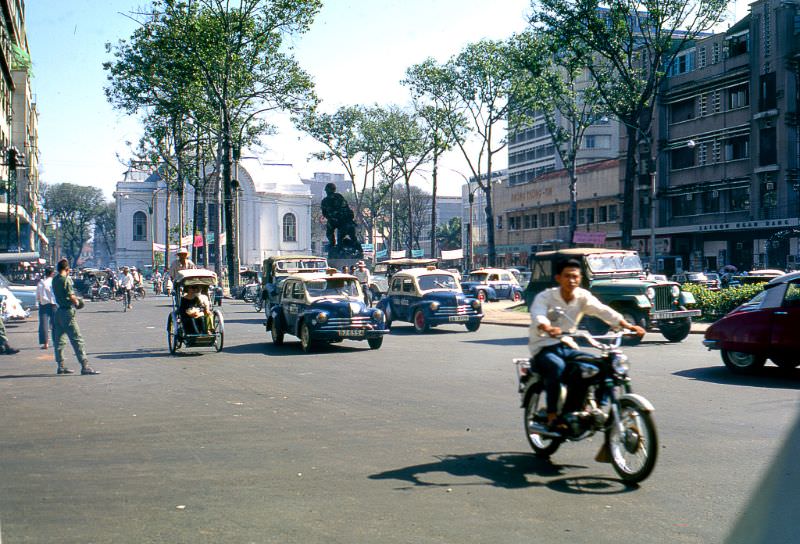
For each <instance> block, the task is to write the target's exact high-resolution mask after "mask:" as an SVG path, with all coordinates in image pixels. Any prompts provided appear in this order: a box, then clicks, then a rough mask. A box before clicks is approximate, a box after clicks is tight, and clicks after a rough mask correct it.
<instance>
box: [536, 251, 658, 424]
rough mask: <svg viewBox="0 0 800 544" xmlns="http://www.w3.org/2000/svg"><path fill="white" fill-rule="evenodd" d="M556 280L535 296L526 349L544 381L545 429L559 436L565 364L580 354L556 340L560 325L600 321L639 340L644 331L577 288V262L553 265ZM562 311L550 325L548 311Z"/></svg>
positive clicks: (568, 260)
mask: <svg viewBox="0 0 800 544" xmlns="http://www.w3.org/2000/svg"><path fill="white" fill-rule="evenodd" d="M555 272H556V275H555V280H556V282H557V283H558V287H552V288H550V289H546V290H544V291H542V292H541V293H539V294H538V295H536V298H535V299H534V300H533V303H532V304H531V327H530V335H529V342H528V348H529V350H530V354H531V358H532V359H533V366H534V368H535V369H536V370H537V371H538V372H539V373H540V374H541V375H542V378H543V379H544V386H545V392H546V396H547V427H548V430H550V431H555V432H560V431H561V430H563V423H561V422H560V421H559V414H558V400H559V396H560V393H561V378H562V376H563V374H564V369H565V368H566V366H567V364H568V363H569V362H570V361H572V360H574V359H575V357H577V356H578V355H580V354H581V352H580V351H578V350H577V349H576V347H577V346H575V344H574V342H573V346H574V347H571V346H569V345H567V344H565V343H564V342H562V340H561V339H560V338H559V336H560V335H561V334H562V332H563V331H562V327H561V325H563V326H565V328H566V329H574V328H575V327H577V326H578V324H579V323H580V320H581V318H582V317H583V316H584V315H589V316H593V317H596V318H598V319H601V320H603V321H604V322H606V323H607V324H609V325H610V326H612V327H621V328H623V329H629V330H631V331H634V332H635V333H636V334H638V335H639V336H640V337H641V336H644V334H645V330H644V329H643V328H642V327H640V326H638V325H634V324H632V323H628V322H627V321H626V320H625V319H624V318H623V317H622V315H621V314H620V313H618V312H617V311H615V310H614V309H613V308H611V307H609V306H606V305H605V304H603V303H602V302H600V301H599V300H598V299H597V298H596V297H595V296H594V295H592V294H591V293H590V292H589V291H588V290H586V289H583V288H582V287H580V284H581V263H580V261H578V260H576V259H565V260H562V261H560V262H558V263H556V270H555ZM555 308H561V309H562V310H563V311H564V319H563V322H562V318H561V317H559V318H558V319H556V320H554V321H553V322H551V320H550V318H548V311H550V310H553V309H555Z"/></svg>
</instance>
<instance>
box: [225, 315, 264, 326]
mask: <svg viewBox="0 0 800 544" xmlns="http://www.w3.org/2000/svg"><path fill="white" fill-rule="evenodd" d="M229 323H243V324H245V325H264V316H263V315H262V316H260V317H254V318H250V319H226V320H225V324H226V325H227V324H229Z"/></svg>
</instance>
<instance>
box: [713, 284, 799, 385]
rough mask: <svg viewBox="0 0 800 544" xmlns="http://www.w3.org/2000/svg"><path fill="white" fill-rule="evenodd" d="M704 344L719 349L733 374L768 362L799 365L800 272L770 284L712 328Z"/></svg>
mask: <svg viewBox="0 0 800 544" xmlns="http://www.w3.org/2000/svg"><path fill="white" fill-rule="evenodd" d="M703 344H704V345H705V346H706V347H707V348H709V349H718V350H720V351H721V354H722V361H723V362H724V363H725V366H727V367H728V368H729V369H730V370H731V371H733V372H736V373H747V372H752V371H753V370H755V369H757V368H760V367H761V366H763V365H764V363H765V362H766V360H767V359H770V360H771V361H772V362H773V363H775V364H776V365H778V366H779V367H781V368H795V367H796V366H798V365H800V272H793V273H791V274H786V275H784V276H780V277H778V278H775V279H773V280H772V281H770V282H769V283H768V284H767V285H766V286H764V291H762V292H761V293H759V294H758V295H756V296H755V297H754V298H753V299H752V300H750V301H749V302H747V303H745V304H742V305H741V306H739V307H738V308H736V309H735V310H733V311H732V312H731V313H729V314H728V315H726V316H725V317H723V318H722V319H720V320H719V321H717V322H716V323H714V324H713V325H711V326H710V327H709V328H708V330H707V331H706V335H705V340H703Z"/></svg>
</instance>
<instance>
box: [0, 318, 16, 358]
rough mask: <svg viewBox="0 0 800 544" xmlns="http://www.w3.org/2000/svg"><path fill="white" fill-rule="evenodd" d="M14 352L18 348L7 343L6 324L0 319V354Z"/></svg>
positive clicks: (12, 353) (11, 353)
mask: <svg viewBox="0 0 800 544" xmlns="http://www.w3.org/2000/svg"><path fill="white" fill-rule="evenodd" d="M15 353H19V350H18V349H15V348H12V347H11V345H9V343H8V335H7V334H6V326H5V325H4V324H3V320H2V319H0V355H14V354H15Z"/></svg>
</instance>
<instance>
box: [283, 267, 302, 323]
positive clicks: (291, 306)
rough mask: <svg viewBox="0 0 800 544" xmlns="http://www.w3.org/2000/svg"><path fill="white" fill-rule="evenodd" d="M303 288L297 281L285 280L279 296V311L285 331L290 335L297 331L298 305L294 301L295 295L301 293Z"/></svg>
mask: <svg viewBox="0 0 800 544" xmlns="http://www.w3.org/2000/svg"><path fill="white" fill-rule="evenodd" d="M302 289H303V286H302V285H301V284H300V282H299V281H297V280H286V282H285V283H284V284H283V295H282V296H281V311H282V312H283V319H284V322H285V323H286V330H287V331H288V332H289V333H290V334H294V333H295V332H296V331H297V316H298V304H297V301H296V300H295V293H297V292H298V291H300V292H302Z"/></svg>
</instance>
